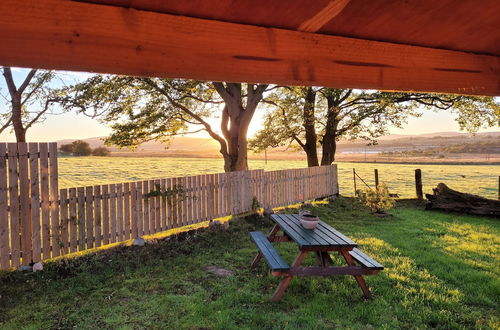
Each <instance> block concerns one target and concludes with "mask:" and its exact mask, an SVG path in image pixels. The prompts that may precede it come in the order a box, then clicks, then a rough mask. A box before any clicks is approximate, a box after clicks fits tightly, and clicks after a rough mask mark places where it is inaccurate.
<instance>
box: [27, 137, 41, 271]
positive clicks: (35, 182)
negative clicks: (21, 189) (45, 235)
mask: <svg viewBox="0 0 500 330" xmlns="http://www.w3.org/2000/svg"><path fill="white" fill-rule="evenodd" d="M28 148H29V164H30V197H31V198H30V200H31V206H30V208H31V246H32V250H33V251H32V258H33V262H37V261H40V260H41V259H42V258H41V252H42V242H41V237H40V173H39V167H38V143H29V144H28Z"/></svg>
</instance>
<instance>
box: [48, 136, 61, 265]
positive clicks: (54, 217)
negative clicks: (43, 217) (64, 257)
mask: <svg viewBox="0 0 500 330" xmlns="http://www.w3.org/2000/svg"><path fill="white" fill-rule="evenodd" d="M48 145H49V199H50V225H51V230H50V232H51V235H50V237H51V240H50V245H51V247H52V256H53V257H57V256H59V255H60V247H59V244H58V242H57V241H56V239H55V237H57V235H58V232H59V230H60V226H61V224H60V218H59V182H58V178H59V173H58V166H57V143H55V142H53V143H49V144H48Z"/></svg>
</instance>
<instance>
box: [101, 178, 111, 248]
mask: <svg viewBox="0 0 500 330" xmlns="http://www.w3.org/2000/svg"><path fill="white" fill-rule="evenodd" d="M101 191H102V195H101V196H102V201H101V205H102V218H101V220H102V245H107V244H109V185H103V186H101Z"/></svg>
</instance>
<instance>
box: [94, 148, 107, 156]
mask: <svg viewBox="0 0 500 330" xmlns="http://www.w3.org/2000/svg"><path fill="white" fill-rule="evenodd" d="M108 155H109V149H108V148H106V147H97V148H95V149H94V150H93V151H92V156H108Z"/></svg>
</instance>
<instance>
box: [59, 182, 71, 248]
mask: <svg viewBox="0 0 500 330" xmlns="http://www.w3.org/2000/svg"><path fill="white" fill-rule="evenodd" d="M59 196H60V198H61V201H60V211H61V217H60V220H61V224H60V225H59V227H58V233H59V235H58V236H57V239H56V242H57V243H58V245H59V247H60V249H59V250H60V252H61V255H66V254H68V253H69V231H68V224H69V223H70V217H69V200H68V189H61V190H60V192H59Z"/></svg>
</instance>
